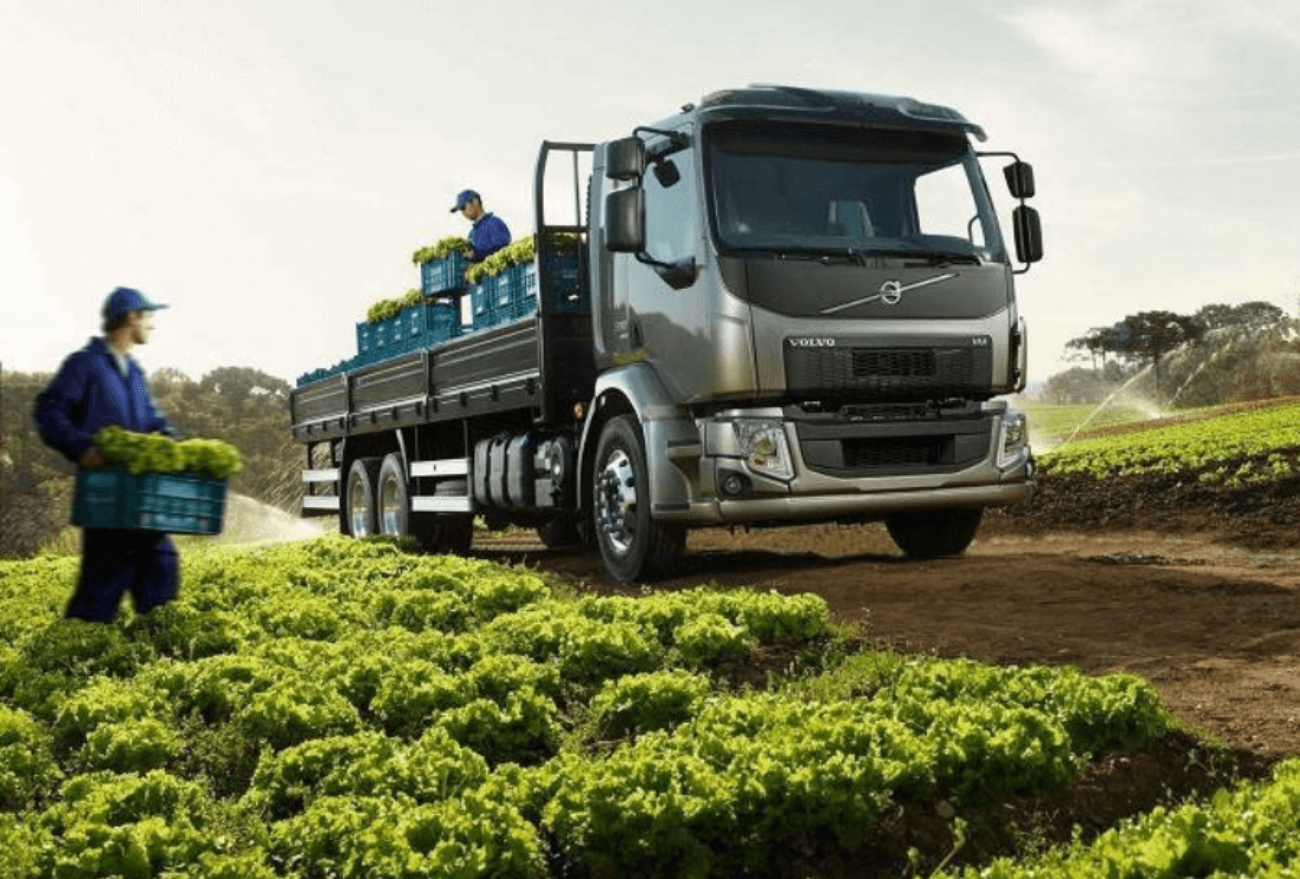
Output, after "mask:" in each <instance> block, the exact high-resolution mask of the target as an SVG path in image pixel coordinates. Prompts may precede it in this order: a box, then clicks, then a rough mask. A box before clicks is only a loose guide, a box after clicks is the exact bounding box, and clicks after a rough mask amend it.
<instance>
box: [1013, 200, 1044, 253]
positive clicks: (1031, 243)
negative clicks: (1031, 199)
mask: <svg viewBox="0 0 1300 879" xmlns="http://www.w3.org/2000/svg"><path fill="white" fill-rule="evenodd" d="M1032 184H1033V181H1032V179H1031V180H1030V185H1031V188H1032ZM1011 223H1012V225H1013V226H1015V231H1016V259H1018V260H1020V261H1021V262H1023V263H1035V262H1038V261H1039V260H1040V259H1042V258H1043V224H1042V222H1041V221H1040V220H1039V219H1038V211H1036V210H1034V209H1033V208H1031V207H1029V205H1021V206H1020V207H1018V208H1016V209H1015V210H1013V211H1012V212H1011Z"/></svg>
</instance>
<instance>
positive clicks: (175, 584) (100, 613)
mask: <svg viewBox="0 0 1300 879" xmlns="http://www.w3.org/2000/svg"><path fill="white" fill-rule="evenodd" d="M180 570H181V566H180V558H179V556H178V555H177V553H176V545H175V544H173V543H172V541H171V538H170V537H168V536H167V535H166V534H163V533H161V532H157V531H134V530H125V529H119V528H86V529H84V530H83V531H82V550H81V573H80V575H79V576H78V577H77V591H76V592H74V593H73V594H72V600H71V601H70V602H68V610H67V617H68V618H69V619H79V620H88V621H90V622H97V623H109V622H112V621H113V617H114V616H116V615H117V608H118V605H119V604H121V602H122V593H124V592H130V593H131V600H132V601H133V602H134V603H135V610H136V613H148V612H149V611H151V610H153V609H154V608H155V607H158V606H159V605H161V604H166V603H167V602H169V601H171V600H172V599H173V598H175V597H176V592H177V589H178V588H179V584H180Z"/></svg>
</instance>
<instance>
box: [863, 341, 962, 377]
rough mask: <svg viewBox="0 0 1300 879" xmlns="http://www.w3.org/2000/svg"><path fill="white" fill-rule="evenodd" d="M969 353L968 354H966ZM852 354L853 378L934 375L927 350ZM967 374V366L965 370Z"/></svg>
mask: <svg viewBox="0 0 1300 879" xmlns="http://www.w3.org/2000/svg"><path fill="white" fill-rule="evenodd" d="M968 353H969V352H968ZM852 354H853V377H854V378H869V377H871V376H891V377H904V378H932V377H933V376H934V374H935V355H934V352H933V351H928V350H915V349H913V350H907V349H897V350H893V351H890V350H884V351H873V350H871V349H870V348H858V349H856V350H854V351H853V352H852ZM966 371H967V372H968V373H969V371H970V370H969V364H968V365H967V370H966Z"/></svg>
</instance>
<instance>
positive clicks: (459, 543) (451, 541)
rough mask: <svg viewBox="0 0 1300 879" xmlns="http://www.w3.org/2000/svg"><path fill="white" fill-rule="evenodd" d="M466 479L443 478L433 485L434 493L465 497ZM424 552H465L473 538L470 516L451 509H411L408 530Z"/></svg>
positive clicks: (467, 553)
mask: <svg viewBox="0 0 1300 879" xmlns="http://www.w3.org/2000/svg"><path fill="white" fill-rule="evenodd" d="M468 491H469V483H468V481H467V480H464V479H444V480H442V481H441V482H439V483H438V484H437V485H436V486H434V489H433V494H434V496H435V497H465V495H466V493H467V492H468ZM409 533H410V534H411V536H412V537H414V538H415V539H416V540H417V541H418V542H419V544H420V547H421V548H422V549H423V550H424V551H425V552H432V553H437V554H440V555H462V556H463V555H469V550H470V546H471V545H472V544H473V542H474V517H473V516H461V515H456V514H453V513H411V514H410V532H409Z"/></svg>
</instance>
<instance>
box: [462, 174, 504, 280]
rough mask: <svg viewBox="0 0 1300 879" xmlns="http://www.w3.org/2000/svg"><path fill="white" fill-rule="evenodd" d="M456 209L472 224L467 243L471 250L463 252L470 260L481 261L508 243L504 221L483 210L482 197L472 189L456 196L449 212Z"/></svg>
mask: <svg viewBox="0 0 1300 879" xmlns="http://www.w3.org/2000/svg"><path fill="white" fill-rule="evenodd" d="M457 211H460V213H461V215H462V216H464V217H465V219H467V220H469V221H470V222H471V223H473V224H474V227H473V228H472V229H470V230H469V243H470V244H471V245H473V250H472V251H471V252H467V253H466V254H465V256H466V257H467V258H468V259H469V260H470V261H471V262H481V261H482V260H484V259H486V258H487V257H489V256H491V255H492V254H494V253H496V252H497V251H498V250H500V249H501V248H503V247H505V246H506V245H507V244H509V243H510V230H509V229H508V228H506V224H505V221H504V220H502V219H501V218H500V217H498V216H497V215H496V214H493V213H490V212H488V211H485V210H483V199H481V198H480V197H479V194H478V193H477V192H475V191H474V190H472V189H466V190H465V191H464V192H462V193H461V194H460V195H458V196H456V204H455V205H454V206H453V207H452V209H451V212H452V213H453V214H454V213H456V212H457Z"/></svg>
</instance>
